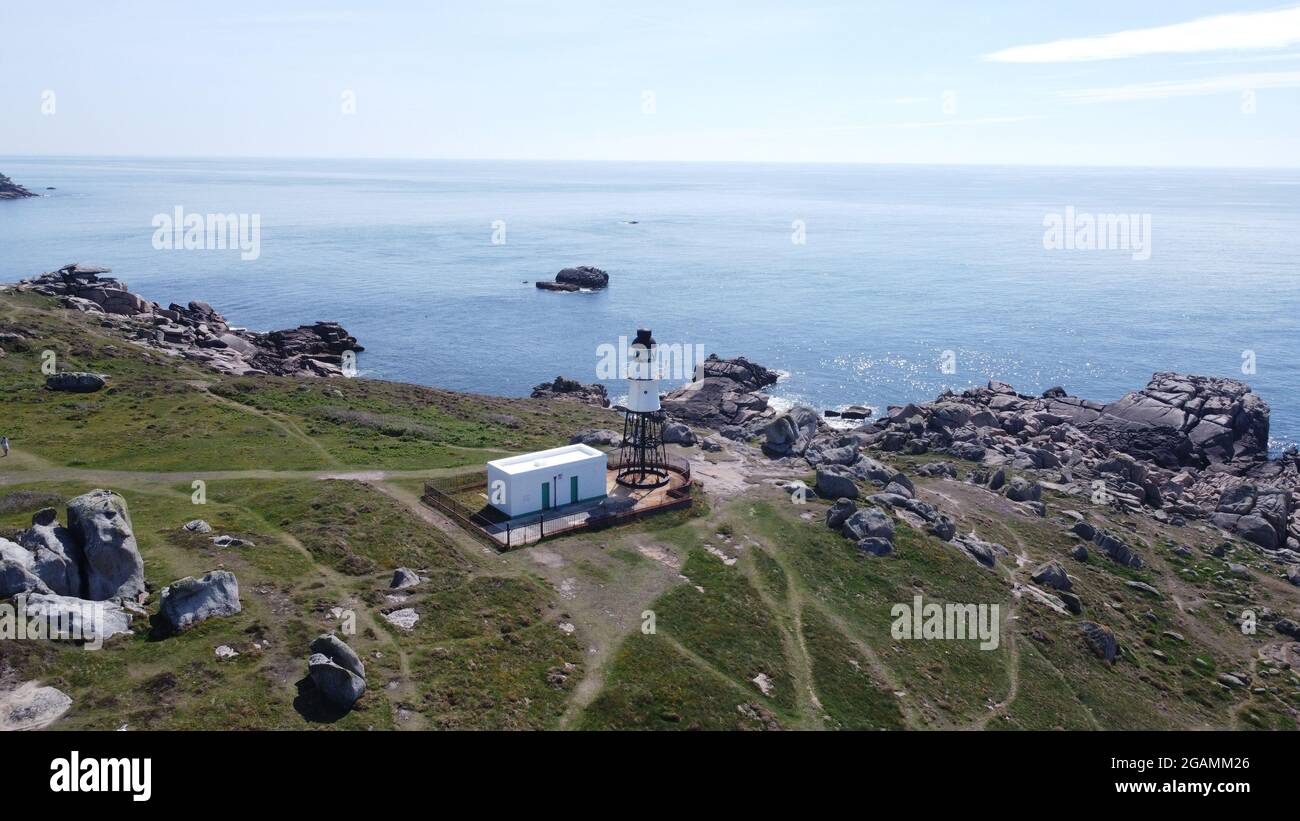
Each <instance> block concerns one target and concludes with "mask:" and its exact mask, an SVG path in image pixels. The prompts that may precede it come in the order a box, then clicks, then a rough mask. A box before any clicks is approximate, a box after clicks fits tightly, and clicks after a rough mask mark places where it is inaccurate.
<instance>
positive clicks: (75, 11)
mask: <svg viewBox="0 0 1300 821" xmlns="http://www.w3.org/2000/svg"><path fill="white" fill-rule="evenodd" d="M51 14H58V15H59V25H58V27H57V28H56V29H52V28H51V27H50V26H49V24H48V20H50V19H51V16H50V15H51ZM0 27H3V29H4V30H5V32H6V34H7V35H8V37H7V38H6V50H7V55H6V56H7V58H8V59H7V60H6V74H5V79H4V81H3V82H0V113H2V114H3V116H0V155H5V156H31V157H60V156H96V157H168V158H217V157H225V158H249V159H280V158H291V157H292V158H312V159H412V160H426V159H427V160H484V161H505V160H520V161H557V162H558V161H592V162H642V161H644V162H751V163H765V164H766V163H788V164H810V163H824V164H829V165H845V164H851V165H961V166H1000V165H1006V166H1028V167H1100V168H1295V167H1300V159H1298V158H1297V155H1298V154H1300V152H1297V151H1296V143H1297V140H1296V135H1297V134H1300V6H1296V5H1289V6H1280V7H1279V6H1272V5H1270V4H1268V3H1267V2H1263V0H1254V2H1249V1H1243V0H1190V1H1189V2H1185V3H1179V4H1167V5H1166V4H1162V5H1161V6H1156V5H1150V6H1143V7H1134V6H1133V5H1132V4H1127V3H1122V2H1117V0H1099V2H1096V3H1090V4H1087V5H1086V6H1059V7H1049V6H1046V5H1045V4H1034V3H1029V2H1020V1H1019V0H1016V1H1015V2H1008V3H1005V4H1000V5H999V6H998V7H997V8H992V9H982V8H973V7H967V6H965V5H963V4H960V3H957V2H943V3H939V4H937V5H935V6H927V7H924V8H921V7H917V6H915V5H914V4H909V3H901V2H886V3H878V4H872V5H871V6H870V7H869V8H868V7H862V6H861V5H859V4H853V3H841V2H829V3H823V4H820V5H817V6H815V7H809V8H803V9H799V10H797V11H790V10H789V9H785V8H782V7H781V6H780V5H779V4H775V3H767V2H762V3H750V4H744V5H740V4H733V3H717V4H709V5H707V6H705V7H694V6H689V5H687V4H684V3H674V2H669V3H667V4H666V5H664V6H661V7H656V8H653V9H647V8H644V7H642V6H640V5H634V4H630V3H597V2H594V0H592V1H590V2H572V3H565V4H558V3H544V4H529V3H522V2H504V3H502V4H498V5H495V6H492V7H490V8H459V7H451V8H446V7H444V8H438V7H435V8H422V7H411V6H410V5H408V4H405V3H401V2H397V1H396V0H386V1H384V2H376V3H372V4H369V5H367V6H366V7H364V8H353V7H351V6H350V4H348V3H346V2H333V3H330V2H325V3H305V2H289V3H285V4H284V5H283V6H280V7H278V8H277V9H276V10H275V11H274V12H272V11H266V10H264V9H262V8H261V7H260V6H257V5H255V4H252V3H245V2H231V3H227V4H223V5H222V6H221V8H220V11H219V13H213V12H211V11H196V10H192V9H189V8H187V7H185V6H178V5H176V4H168V3H154V2H148V3H136V4H129V5H126V4H119V3H104V4H99V5H94V6H85V5H82V4H77V3H69V2H54V3H52V4H46V5H42V6H40V7H5V8H0ZM52 53H56V54H57V55H58V59H57V60H55V59H51V54H52Z"/></svg>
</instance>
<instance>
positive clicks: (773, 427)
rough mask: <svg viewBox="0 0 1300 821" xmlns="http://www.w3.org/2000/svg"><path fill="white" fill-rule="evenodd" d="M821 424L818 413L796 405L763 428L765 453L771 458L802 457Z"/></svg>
mask: <svg viewBox="0 0 1300 821" xmlns="http://www.w3.org/2000/svg"><path fill="white" fill-rule="evenodd" d="M821 424H822V421H821V417H820V416H818V415H817V411H815V410H813V409H812V408H809V407H806V406H804V405H795V406H794V407H793V408H791V409H790V410H788V411H786V412H785V413H783V414H781V415H780V416H778V417H776V418H775V419H773V420H772V421H771V422H769V423H768V424H767V426H766V427H764V428H763V452H764V453H766V454H768V455H769V456H802V455H803V454H804V452H805V451H807V450H808V446H809V445H811V444H812V442H813V437H814V436H816V435H817V431H818V429H819V427H820V425H821Z"/></svg>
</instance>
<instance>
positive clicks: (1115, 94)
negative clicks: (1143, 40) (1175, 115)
mask: <svg viewBox="0 0 1300 821" xmlns="http://www.w3.org/2000/svg"><path fill="white" fill-rule="evenodd" d="M1268 88H1300V71H1270V72H1257V73H1253V74H1228V75H1223V76H1220V77H1209V78H1206V79H1204V80H1195V81H1192V82H1157V83H1139V84H1135V85H1127V86H1115V87H1112V88H1089V89H1082V90H1075V91H1062V92H1060V96H1061V97H1062V98H1063V99H1065V100H1067V101H1069V102H1072V103H1113V102H1127V101H1130V100H1158V99H1162V98H1165V97H1195V96H1200V95H1204V94H1222V93H1226V92H1229V91H1232V92H1242V91H1247V90H1252V91H1259V90H1262V89H1268Z"/></svg>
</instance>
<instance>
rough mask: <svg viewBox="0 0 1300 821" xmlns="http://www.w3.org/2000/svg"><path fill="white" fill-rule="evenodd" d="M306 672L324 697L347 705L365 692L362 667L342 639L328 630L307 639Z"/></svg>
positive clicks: (346, 706) (364, 671)
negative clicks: (313, 639)
mask: <svg viewBox="0 0 1300 821" xmlns="http://www.w3.org/2000/svg"><path fill="white" fill-rule="evenodd" d="M307 670H308V675H310V676H311V680H312V683H313V684H315V685H316V688H317V689H318V690H320V692H321V694H322V695H323V696H324V697H325V699H326V700H327V701H329V702H330V703H331V704H334V705H335V706H337V707H341V708H342V709H345V710H346V709H350V708H351V707H352V705H353V704H355V703H356V700H357V699H359V698H361V696H362V695H363V694H364V693H365V692H366V668H365V666H364V665H363V664H362V663H361V659H360V657H358V656H357V654H356V652H354V651H353V650H352V648H351V647H349V646H348V645H347V644H346V643H344V642H343V640H342V639H340V638H338V637H337V636H335V635H334V634H333V633H329V634H326V635H323V636H320V637H318V638H317V639H316V640H315V641H313V642H312V643H311V657H310V658H308V660H307Z"/></svg>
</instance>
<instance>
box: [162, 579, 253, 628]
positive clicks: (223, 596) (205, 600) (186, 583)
mask: <svg viewBox="0 0 1300 821" xmlns="http://www.w3.org/2000/svg"><path fill="white" fill-rule="evenodd" d="M160 598H161V600H162V604H161V606H160V608H159V611H158V612H159V614H160V615H161V616H162V617H163V618H164V619H166V620H167V623H168V624H170V625H171V627H172V629H173V630H176V631H178V632H179V631H181V630H185V629H186V628H189V627H192V626H194V625H196V624H198V623H199V622H203V621H207V620H208V619H211V618H217V617H220V616H233V615H235V614H236V613H238V612H239V611H240V609H241V605H240V603H239V582H238V581H237V580H236V579H235V574H234V573H231V572H230V571H229V570H213V571H211V572H208V573H204V574H203V576H202V577H201V578H197V579H196V578H194V577H193V576H186V577H185V578H183V579H180V580H178V581H174V582H172V583H171V584H169V585H167V586H166V587H164V588H163V590H162V596H161V597H160Z"/></svg>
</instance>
